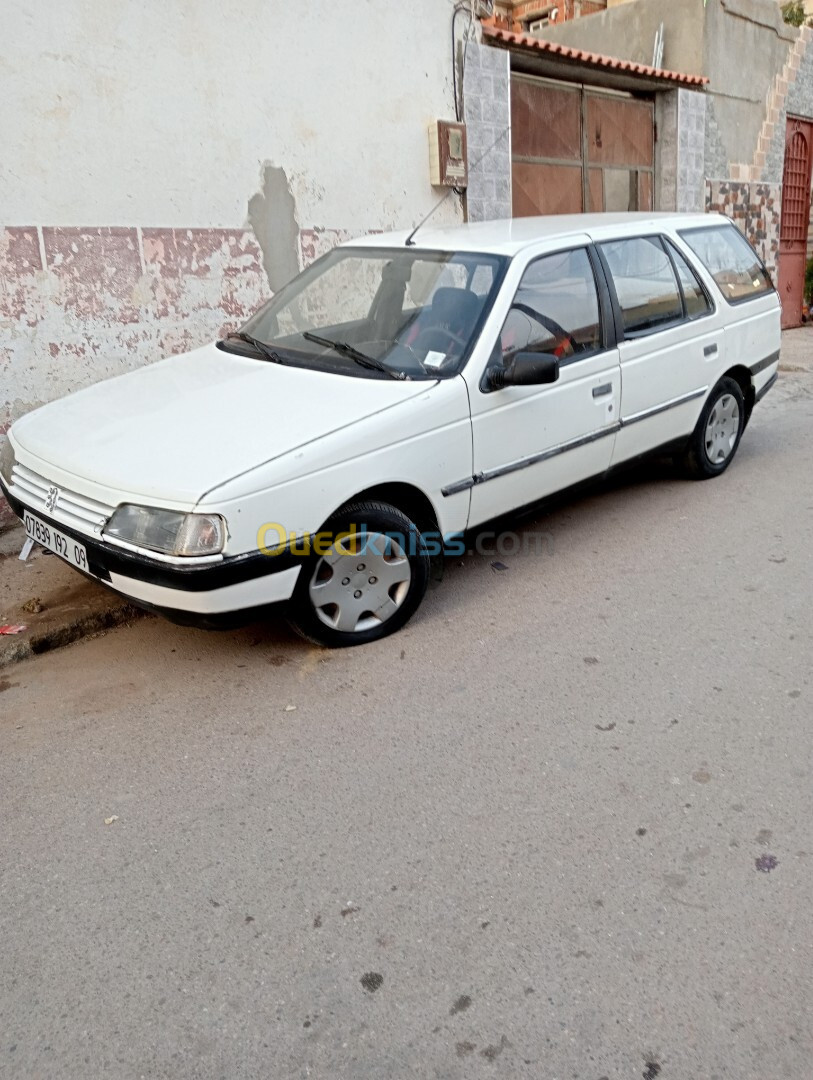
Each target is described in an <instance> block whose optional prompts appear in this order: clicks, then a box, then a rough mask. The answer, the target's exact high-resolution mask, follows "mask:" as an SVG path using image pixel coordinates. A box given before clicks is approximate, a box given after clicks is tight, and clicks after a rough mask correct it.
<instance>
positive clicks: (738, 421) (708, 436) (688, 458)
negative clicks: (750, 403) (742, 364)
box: [684, 376, 745, 480]
mask: <svg viewBox="0 0 813 1080" xmlns="http://www.w3.org/2000/svg"><path fill="white" fill-rule="evenodd" d="M744 426H745V400H744V398H743V396H742V389H741V388H740V384H739V383H738V382H737V381H736V380H735V379H730V378H728V376H724V377H723V378H722V379H720V381H719V382H718V383H717V385H716V386H715V387H714V389H713V390H712V392H711V394H710V395H709V399H708V401H707V402H706V404H705V406H704V408H703V411H702V412H701V414H700V419H699V420H698V421H697V427H696V428H695V429H694V432H693V433H692V437H691V439H690V441H689V445H688V448H687V450H686V454H685V457H684V464H685V466H686V471H687V472H688V474H689V476H691V477H693V478H694V479H695V480H708V479H710V478H711V477H713V476H719V475H720V473H721V472H725V470H726V469H727V468H728V466H729V465H730V464H731V460H732V458H733V457H734V455H735V454H736V452H737V447H738V446H739V444H740V438H741V436H742V432H743V428H744Z"/></svg>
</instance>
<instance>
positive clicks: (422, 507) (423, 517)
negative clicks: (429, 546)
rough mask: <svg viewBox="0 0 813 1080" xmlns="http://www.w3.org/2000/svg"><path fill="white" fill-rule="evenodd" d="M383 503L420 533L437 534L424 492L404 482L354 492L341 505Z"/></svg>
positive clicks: (432, 509)
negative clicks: (410, 521)
mask: <svg viewBox="0 0 813 1080" xmlns="http://www.w3.org/2000/svg"><path fill="white" fill-rule="evenodd" d="M368 501H373V502H385V503H389V504H390V505H391V506H394V507H395V508H396V509H397V510H400V511H401V512H402V513H403V514H406V515H407V517H408V518H411V519H412V521H414V522H415V524H416V525H417V526H418V529H419V530H420V531H421V532H437V531H439V529H440V525H439V522H438V515H437V512H436V510H435V506H434V504H433V502H432V500H431V499H430V498H429V496H428V495H427V494H426V492H424V491H421V489H420V488H418V487H415V485H414V484H408V483H406V482H404V481H392V482H390V483H383V484H373V485H372V486H371V487H367V488H364V489H363V490H362V491H358V492H356V494H355V495H353V497H352V498H350V499H347V500H346V502H345V503H344V504H343V505H345V506H346V505H347V503H353V502H368Z"/></svg>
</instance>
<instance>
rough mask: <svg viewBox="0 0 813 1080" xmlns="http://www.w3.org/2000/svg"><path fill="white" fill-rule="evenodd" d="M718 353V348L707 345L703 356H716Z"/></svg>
mask: <svg viewBox="0 0 813 1080" xmlns="http://www.w3.org/2000/svg"><path fill="white" fill-rule="evenodd" d="M716 352H717V346H716V345H707V346H706V347H705V349H704V350H703V355H704V356H714V355H715V354H716Z"/></svg>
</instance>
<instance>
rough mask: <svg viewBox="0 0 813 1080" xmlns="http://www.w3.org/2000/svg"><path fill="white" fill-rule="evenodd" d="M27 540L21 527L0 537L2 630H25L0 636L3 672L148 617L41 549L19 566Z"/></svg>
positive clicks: (0, 620) (120, 597)
mask: <svg viewBox="0 0 813 1080" xmlns="http://www.w3.org/2000/svg"><path fill="white" fill-rule="evenodd" d="M24 539H25V534H24V533H23V530H22V528H21V527H19V526H18V527H17V528H13V529H11V530H7V531H4V532H3V533H2V535H0V625H3V624H5V623H9V624H12V625H22V626H24V627H25V629H24V630H23V631H22V632H21V633H19V634H0V668H4V667H7V666H8V665H9V664H15V663H18V662H19V661H20V660H27V659H28V658H30V657H32V656H36V655H38V654H40V653H44V652H48V651H49V650H51V649H58V648H61V647H62V646H63V645H70V644H71V643H72V642H74V641H79V640H81V639H82V638H85V637H89V636H90V635H91V634H98V633H100V632H102V631H104V630H110V629H112V628H113V627H116V626H121V625H122V624H124V623H129V622H133V621H134V620H136V619H140V618H142V617H143V616H144V615H145V614H146V612H144V611H142V610H141V609H140V608H137V607H134V606H133V604H131V603H130V602H129V601H128V600H125V599H124V597H122V596H119V595H117V594H116V593H114V592H111V591H110V590H109V589H106V588H104V586H102V585H99V584H97V583H96V582H95V581H90V580H88V579H87V578H85V577H83V576H82V575H81V574H80V573H78V572H77V571H76V570H74V569H73V567H71V566H69V565H68V564H67V563H65V562H63V561H62V560H61V559H60V558H59V557H58V556H56V555H46V554H45V553H44V552H43V551H42V549H41V548H35V549H34V551H33V552H32V554H31V556H30V558H29V559H28V561H27V562H24V563H23V562H20V560H19V559H18V558H17V555H18V554H19V551H20V548H21V547H22V545H23V541H24Z"/></svg>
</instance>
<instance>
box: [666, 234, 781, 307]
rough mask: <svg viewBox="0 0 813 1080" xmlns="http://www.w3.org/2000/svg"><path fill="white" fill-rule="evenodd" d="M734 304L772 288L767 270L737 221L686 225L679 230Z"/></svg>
mask: <svg viewBox="0 0 813 1080" xmlns="http://www.w3.org/2000/svg"><path fill="white" fill-rule="evenodd" d="M680 235H681V236H682V237H683V239H684V240H685V241H686V243H687V244H688V245H689V247H690V248H691V249H692V251H693V252H694V253H695V255H696V256H697V257H698V259H699V260H700V261H701V262H702V264H703V265H704V266H705V268H706V269H707V270H708V272H709V273H710V274H711V276H712V277H713V278H714V280H715V281H716V282H717V284H718V286H719V287H720V292H721V293H722V294H723V296H724V297H725V298H726V300H728V302H729V303H731V304H736V303H738V302H739V301H741V300H750V299H752V298H753V297H755V296H764V295H765V294H766V293H769V292H772V291H773V285H772V284H771V279H770V277H769V275H768V271H767V270H766V269H765V267H764V266H763V265H762V261H761V260H760V258H759V256H758V255H757V253H756V252H755V251H754V249H753V248H752V247H751V245H750V244H749V243H748V241H747V240H746V239H745V237H744V236H743V235H742V233H741V232H740V231H739V230H738V229H737V227H736V226H735V225H723V226H722V227H721V226H719V225H712V226H709V227H708V228H702V229H686V230H685V231H683V232H681V234H680Z"/></svg>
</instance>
